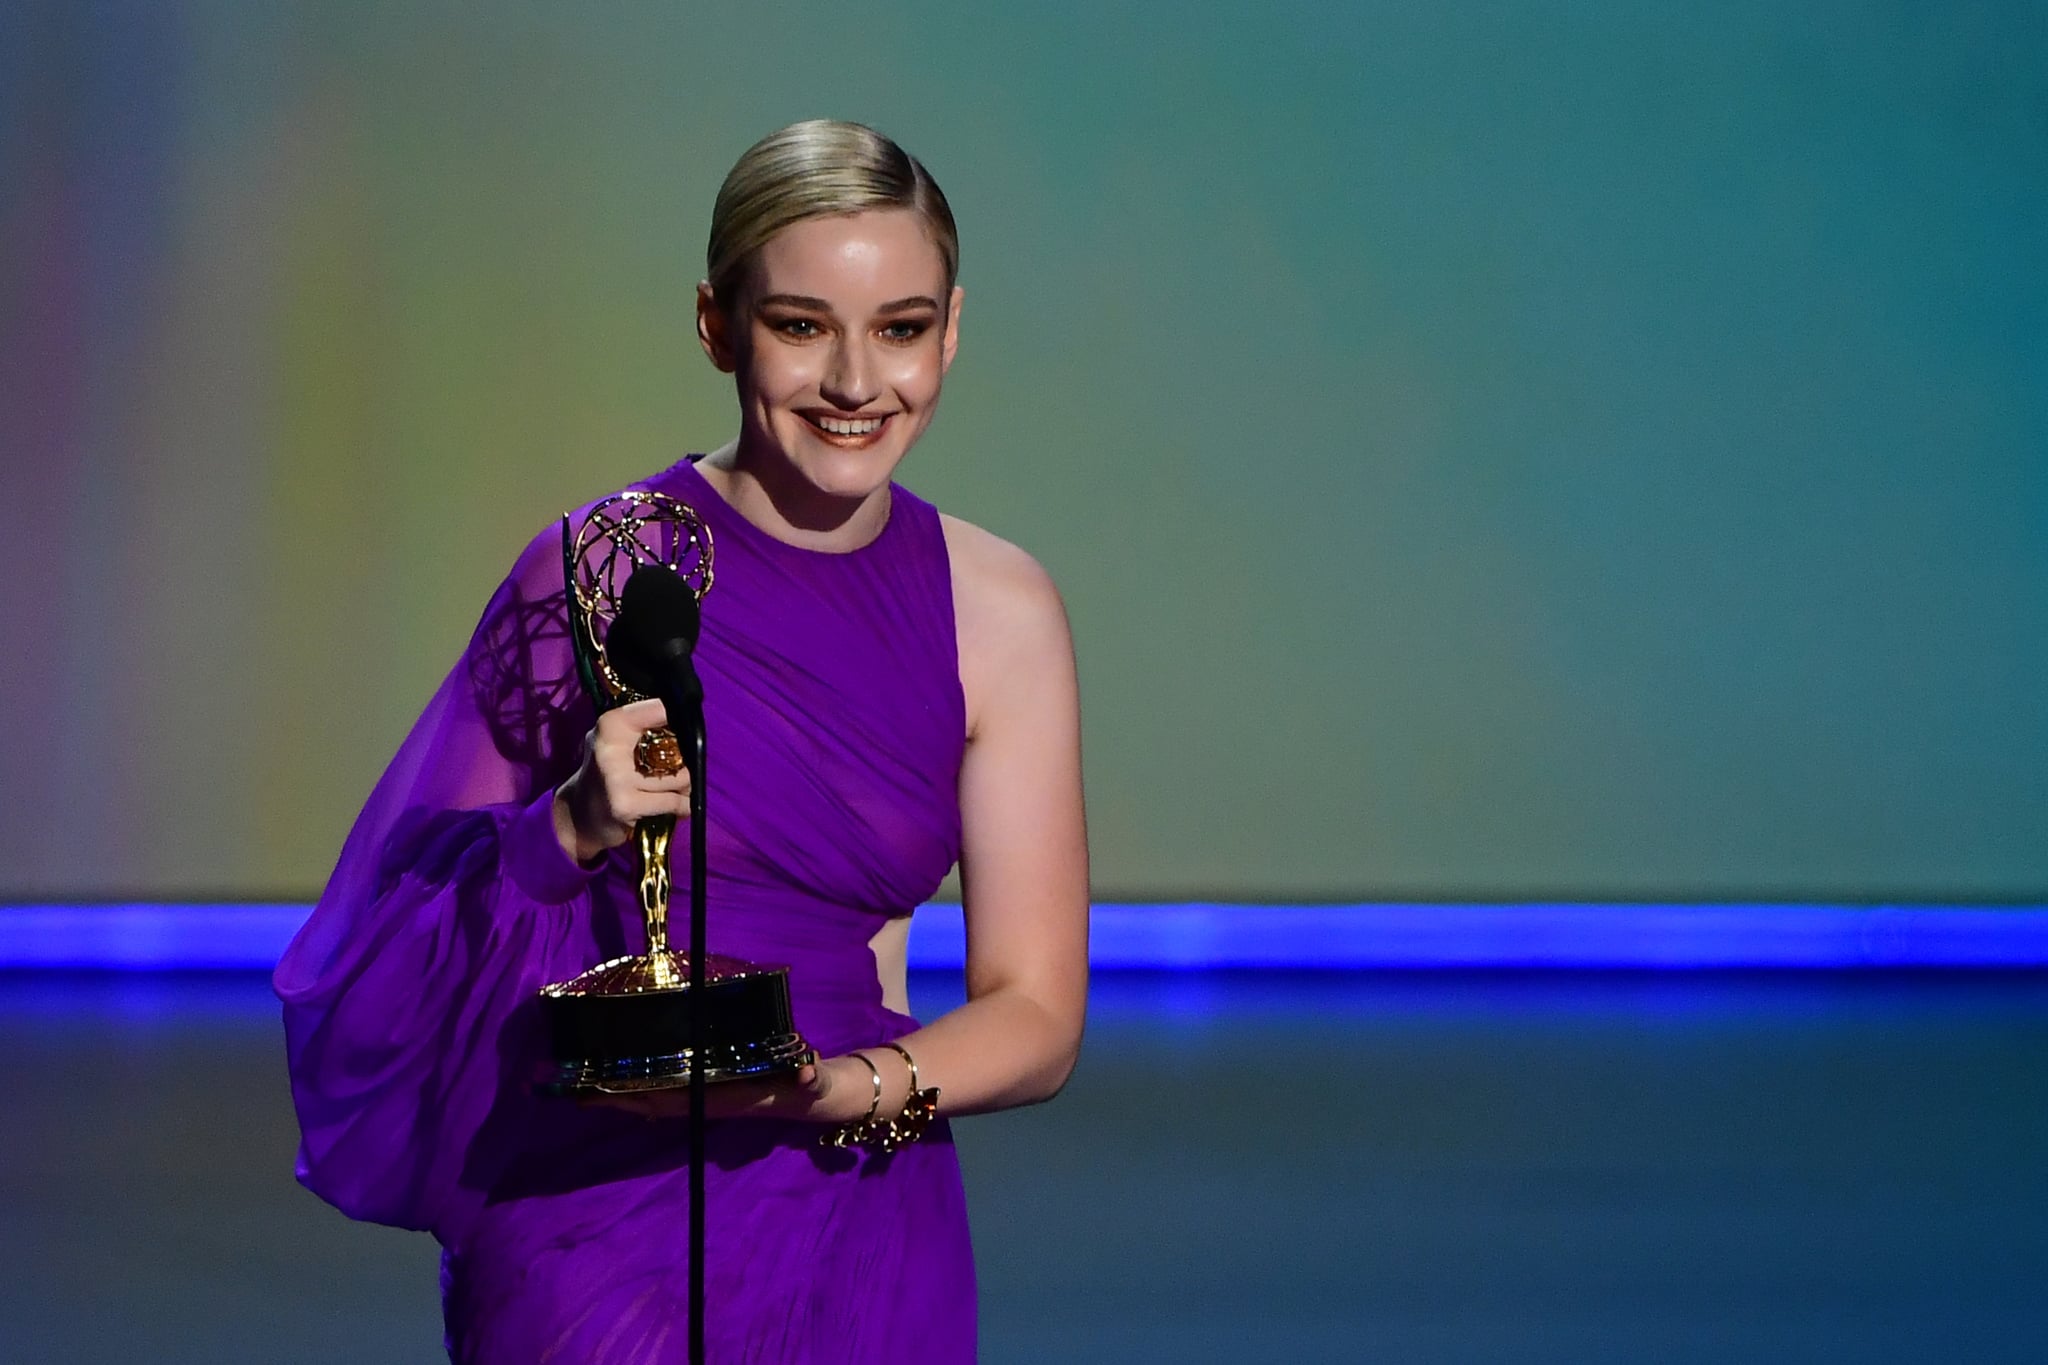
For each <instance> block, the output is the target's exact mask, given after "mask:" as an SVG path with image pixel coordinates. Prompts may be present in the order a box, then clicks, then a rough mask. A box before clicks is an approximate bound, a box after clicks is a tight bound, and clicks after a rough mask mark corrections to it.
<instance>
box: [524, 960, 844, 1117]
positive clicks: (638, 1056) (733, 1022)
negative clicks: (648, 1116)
mask: <svg viewBox="0 0 2048 1365" xmlns="http://www.w3.org/2000/svg"><path fill="white" fill-rule="evenodd" d="M704 968H705V976H706V978H707V979H706V980H705V983H704V1040H703V1049H704V1079H705V1080H706V1081H709V1082H713V1083H716V1082H719V1081H735V1080H747V1079H758V1078H764V1077H771V1076H777V1075H788V1074H794V1073H795V1072H797V1071H800V1070H801V1069H803V1068H804V1067H805V1066H807V1065H809V1064H810V1063H811V1062H814V1061H816V1060H817V1054H816V1053H814V1052H813V1051H812V1050H811V1047H810V1045H809V1044H808V1043H806V1042H805V1041H804V1040H803V1037H802V1035H800V1034H799V1033H798V1032H797V1031H796V1021H795V1015H794V1013H793V1011H792V1010H791V1008H790V1003H789V971H788V969H787V968H784V967H762V966H757V965H756V964H754V963H751V962H742V961H740V960H739V959H737V958H729V957H719V956H716V955H714V956H712V957H711V958H709V959H708V960H706V962H705V964H704ZM688 978H689V964H688V960H687V959H685V958H684V957H683V956H682V955H681V954H679V953H661V954H651V955H646V956H641V957H624V958H619V959H616V960H615V961H612V962H606V963H602V964H600V965H598V966H596V967H592V968H591V969H590V970H589V971H587V972H585V973H583V975H581V976H579V977H577V978H575V979H574V980H572V981H563V982H559V983H557V984H555V985H553V986H549V987H547V988H546V989H545V990H543V991H542V992H541V1013H542V1015H543V1017H544V1018H546V1020H547V1024H548V1035H549V1040H550V1044H551V1047H550V1052H551V1054H552V1059H553V1060H552V1061H551V1062H550V1063H549V1064H548V1065H547V1066H546V1067H544V1068H543V1070H542V1073H541V1075H540V1076H539V1078H538V1080H537V1083H536V1088H537V1089H539V1090H540V1091H541V1092H543V1093H545V1094H551V1095H569V1096H577V1095H630V1094H635V1093H638V1092H641V1091H647V1090H673V1089H677V1088H679V1087H683V1086H687V1085H688V1084H689V1083H690V1057H691V1053H692V1051H693V1050H694V1048H695V1046H696V1041H697V1040H696V1039H695V1038H693V1037H692V1036H691V1031H690V988H689V985H688Z"/></svg>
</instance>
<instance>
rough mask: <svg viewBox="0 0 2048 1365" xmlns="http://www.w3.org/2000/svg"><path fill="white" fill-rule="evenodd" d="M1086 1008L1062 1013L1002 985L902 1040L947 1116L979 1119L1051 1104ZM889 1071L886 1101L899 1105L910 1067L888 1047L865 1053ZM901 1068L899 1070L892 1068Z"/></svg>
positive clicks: (1077, 1044)
mask: <svg viewBox="0 0 2048 1365" xmlns="http://www.w3.org/2000/svg"><path fill="white" fill-rule="evenodd" d="M1081 1023H1082V1008H1081V1005H1080V1003H1079V1001H1078V1000H1077V1001H1076V1002H1075V1003H1074V1005H1073V1006H1072V1007H1071V1008H1057V1007H1054V1006H1052V1005H1049V1004H1048V1003H1047V1002H1045V1001H1043V1000H1041V999H1038V998H1035V997H1034V996H1033V995H1032V994H1030V993H1029V992H1027V991H1025V990H1023V989H1021V988H1018V987H1014V986H1012V987H998V988H996V989H993V990H989V991H987V992H985V993H983V994H981V995H978V996H976V997H975V998H973V999H971V1000H969V1001H968V1002H967V1003H966V1004H964V1005H962V1006H960V1007H959V1008H958V1009H955V1010H952V1011H950V1012H949V1013H947V1014H944V1015H941V1016H940V1017H939V1018H937V1019H934V1020H933V1021H932V1022H931V1023H929V1024H927V1025H926V1026H925V1027H923V1028H921V1029H919V1030H917V1032H915V1033H912V1034H910V1035H908V1036H906V1037H904V1038H900V1039H898V1040H897V1041H898V1042H899V1044H900V1045H901V1046H902V1047H903V1048H904V1050H905V1051H907V1052H909V1053H910V1055H911V1056H912V1057H915V1058H916V1059H917V1069H918V1080H919V1083H920V1084H922V1085H925V1086H936V1087H938V1091H939V1112H940V1113H942V1114H980V1113H987V1112H989V1111H991V1110H996V1109H1010V1108H1014V1107H1016V1106H1018V1105H1025V1104H1037V1103H1039V1102H1041V1101H1043V1100H1049V1099H1051V1098H1052V1097H1053V1096H1054V1095H1055V1094H1057V1093H1058V1092H1059V1089H1060V1087H1061V1086H1062V1085H1064V1084H1066V1080H1067V1077H1068V1076H1069V1075H1070V1074H1071V1073H1072V1072H1073V1069H1074V1061H1075V1058H1076V1057H1077V1056H1078V1055H1079V1053H1080V1048H1081ZM863 1051H866V1052H868V1053H869V1054H870V1055H871V1056H873V1057H874V1058H875V1060H876V1062H877V1064H878V1065H881V1066H882V1067H883V1073H882V1078H883V1086H884V1097H883V1104H884V1106H885V1111H886V1106H888V1105H890V1104H891V1103H892V1102H895V1103H900V1102H901V1099H902V1098H903V1097H904V1096H905V1095H906V1094H907V1092H908V1089H909V1076H908V1071H907V1068H904V1067H902V1066H901V1059H900V1058H898V1057H896V1055H895V1054H894V1053H893V1052H891V1051H890V1050H889V1049H887V1048H879V1049H875V1048H869V1049H863ZM891 1062H894V1063H897V1066H896V1068H895V1069H894V1070H891V1069H890V1068H889V1065H888V1064H889V1063H891Z"/></svg>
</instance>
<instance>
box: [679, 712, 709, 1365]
mask: <svg viewBox="0 0 2048 1365" xmlns="http://www.w3.org/2000/svg"><path fill="white" fill-rule="evenodd" d="M694 700H695V705H693V706H691V707H690V708H689V715H688V717H687V718H686V719H685V720H684V724H685V725H686V726H687V727H688V730H687V733H686V734H685V735H684V736H683V737H682V738H683V740H684V742H685V743H686V744H687V745H688V746H689V747H688V748H686V749H685V750H684V753H686V754H687V755H689V771H690V1008H689V1013H690V1365H704V1159H705V1151H704V1028H705V1019H704V959H705V957H706V955H707V953H708V951H709V950H708V949H707V948H706V947H705V943H704V937H705V934H704V895H705V884H704V868H705V861H706V860H705V855H704V846H705V837H704V700H703V694H702V693H701V692H699V693H698V695H697V697H696V698H695V699H694Z"/></svg>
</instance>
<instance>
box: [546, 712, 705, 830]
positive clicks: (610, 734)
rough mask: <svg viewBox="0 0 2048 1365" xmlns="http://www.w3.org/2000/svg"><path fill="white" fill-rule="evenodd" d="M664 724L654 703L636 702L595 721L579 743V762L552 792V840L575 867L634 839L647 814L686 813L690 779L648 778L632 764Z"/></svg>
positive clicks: (665, 719)
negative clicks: (638, 748) (636, 751)
mask: <svg viewBox="0 0 2048 1365" xmlns="http://www.w3.org/2000/svg"><path fill="white" fill-rule="evenodd" d="M667 723H668V712H667V711H666V710H665V709H664V708H663V707H662V704H661V703H660V702H659V701H657V700H653V699H650V700H647V701H636V702H634V703H633V704H631V705H630V706H621V707H617V708H615V709H613V710H610V711H607V712H605V713H604V714H603V715H601V716H599V717H598V718H597V724H596V725H594V726H592V727H591V729H590V733H589V734H588V735H587V736H585V738H584V741H583V762H582V764H581V765H580V766H579V767H578V768H577V769H576V771H575V772H574V773H573V774H572V775H571V776H570V778H569V780H568V781H566V782H564V783H563V784H562V785H561V786H559V787H557V788H556V789H555V837H556V838H558V839H560V840H561V841H562V848H563V849H564V850H565V851H566V852H567V853H568V855H569V856H570V857H572V858H574V859H575V860H576V861H577V862H579V863H588V862H591V861H594V860H595V859H596V858H597V857H598V856H599V855H600V854H602V853H604V852H605V851H606V850H607V849H613V848H617V847H618V846H619V845H620V844H623V843H625V842H626V840H628V839H630V838H632V837H633V824H634V822H635V821H638V820H644V819H646V818H647V817H648V816H650V815H674V816H679V817H680V816H687V815H688V814H689V813H690V775H689V773H688V772H680V773H677V774H676V775H675V776H674V777H648V776H645V775H644V774H642V773H641V772H640V770H639V769H638V768H636V767H635V766H634V765H633V746H634V745H636V744H638V743H639V742H640V736H642V735H644V734H646V733H647V732H648V731H649V730H658V729H660V728H661V727H662V726H663V725H666V724H667Z"/></svg>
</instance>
